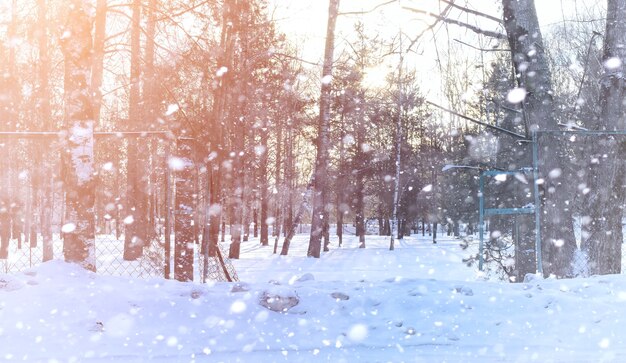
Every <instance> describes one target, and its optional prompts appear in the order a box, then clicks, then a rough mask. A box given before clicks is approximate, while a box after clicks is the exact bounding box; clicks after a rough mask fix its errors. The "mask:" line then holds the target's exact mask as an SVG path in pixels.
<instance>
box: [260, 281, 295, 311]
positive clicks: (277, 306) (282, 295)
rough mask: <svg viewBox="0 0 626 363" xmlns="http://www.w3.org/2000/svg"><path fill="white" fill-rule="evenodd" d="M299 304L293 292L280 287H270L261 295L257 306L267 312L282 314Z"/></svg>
mask: <svg viewBox="0 0 626 363" xmlns="http://www.w3.org/2000/svg"><path fill="white" fill-rule="evenodd" d="M299 303H300V298H299V297H298V295H297V294H296V292H295V291H293V290H290V289H287V288H284V287H282V286H272V288H270V289H267V290H265V291H263V292H262V293H261V297H260V299H259V304H260V305H261V306H263V307H265V308H267V309H269V310H272V311H275V312H280V313H284V312H287V311H288V310H289V309H291V308H292V307H294V306H296V305H298V304H299Z"/></svg>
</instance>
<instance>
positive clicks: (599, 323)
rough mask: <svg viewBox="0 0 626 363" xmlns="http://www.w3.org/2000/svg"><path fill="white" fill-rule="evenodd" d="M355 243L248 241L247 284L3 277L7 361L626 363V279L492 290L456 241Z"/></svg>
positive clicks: (82, 275)
mask: <svg viewBox="0 0 626 363" xmlns="http://www.w3.org/2000/svg"><path fill="white" fill-rule="evenodd" d="M353 238H354V237H351V238H350V239H348V240H347V241H345V242H344V246H343V247H342V248H337V244H336V242H333V244H332V245H331V251H330V252H326V253H324V255H323V256H322V258H321V259H319V260H317V259H308V258H306V257H305V254H306V247H307V237H306V236H303V235H302V236H298V237H297V238H296V239H295V240H294V243H293V245H292V249H291V251H290V256H288V257H281V256H276V255H273V254H272V250H273V246H269V247H261V246H259V245H258V241H251V242H246V243H244V244H243V245H242V258H241V259H240V260H238V261H234V263H235V267H236V268H237V272H238V274H239V277H240V280H241V282H239V283H216V284H210V285H200V284H194V283H178V282H175V281H167V280H163V279H159V278H151V279H129V278H121V277H113V276H102V275H95V274H93V273H90V272H86V271H83V270H81V269H79V268H78V267H76V266H72V265H68V264H66V263H64V262H61V261H52V262H49V263H46V264H43V265H42V266H40V267H37V268H34V269H31V270H28V271H26V272H23V273H15V274H0V361H6V362H50V363H53V362H145V361H155V362H533V361H534V362H624V361H626V345H625V344H624V343H625V341H626V328H624V323H626V318H625V317H626V276H623V275H619V276H602V277H596V278H590V279H573V280H559V281H556V280H541V279H535V280H532V281H530V282H526V283H520V284H509V283H503V282H494V281H485V280H484V278H483V277H482V276H480V275H479V274H477V272H476V270H475V268H469V267H467V266H465V265H464V264H463V263H462V262H461V260H462V258H463V257H465V256H466V255H468V254H469V253H470V252H468V251H465V250H462V249H461V248H460V247H459V241H457V240H452V239H446V238H445V237H443V238H440V239H439V243H438V244H436V245H433V244H432V243H431V242H430V240H428V236H426V237H424V238H422V237H417V236H413V237H408V238H406V239H405V240H403V241H399V242H397V243H396V250H395V251H388V249H387V247H388V240H387V238H386V237H373V236H368V240H367V248H366V249H358V248H356V246H357V241H356V240H354V239H353ZM272 243H273V241H272ZM272 297H274V298H273V299H272ZM296 300H298V304H297V305H295V306H293V307H291V308H290V309H288V310H286V311H284V312H276V311H272V310H270V309H269V308H267V307H265V306H262V305H261V304H260V302H261V301H263V302H264V303H265V305H266V306H269V307H270V308H275V309H276V308H280V307H284V306H289V305H291V304H293V303H294V302H295V301H296ZM622 319H625V321H624V322H623V321H622Z"/></svg>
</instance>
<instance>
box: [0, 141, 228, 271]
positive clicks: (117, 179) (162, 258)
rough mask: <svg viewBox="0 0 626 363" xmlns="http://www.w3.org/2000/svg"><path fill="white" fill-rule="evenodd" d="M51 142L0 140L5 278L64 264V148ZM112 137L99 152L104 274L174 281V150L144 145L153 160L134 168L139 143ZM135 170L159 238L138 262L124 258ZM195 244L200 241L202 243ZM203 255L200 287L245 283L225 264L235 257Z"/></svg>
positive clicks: (99, 256) (99, 240)
mask: <svg viewBox="0 0 626 363" xmlns="http://www.w3.org/2000/svg"><path fill="white" fill-rule="evenodd" d="M45 134H46V135H42V134H37V133H24V134H23V135H19V134H15V133H13V134H11V135H10V137H7V135H2V137H1V138H0V152H2V153H3V155H5V156H6V157H4V158H2V159H0V242H2V244H1V245H0V273H17V272H22V271H25V270H27V269H30V268H33V267H36V266H37V265H39V264H41V263H42V262H43V261H44V256H50V257H52V258H54V259H63V258H64V254H63V235H62V233H61V229H62V226H63V225H64V223H65V208H64V190H63V183H62V181H63V168H62V165H63V162H62V160H61V155H62V149H63V143H62V142H61V140H60V139H59V137H58V136H57V135H54V134H53V135H49V133H45ZM105 134H106V135H105V137H96V143H95V148H94V154H95V156H94V158H95V171H96V200H95V208H94V213H95V221H96V223H95V226H96V240H95V248H96V256H95V257H96V272H97V273H98V274H103V275H111V276H124V277H133V278H150V277H164V278H174V269H175V268H176V266H175V264H174V261H173V260H174V259H173V251H174V249H175V244H176V242H175V233H174V231H173V228H169V227H166V226H174V217H175V213H173V211H172V207H171V206H172V205H173V203H172V201H173V200H174V195H175V192H176V191H175V186H173V183H170V180H171V178H172V175H171V171H170V168H169V164H168V161H169V150H170V148H172V146H173V145H172V143H171V141H170V140H167V139H164V138H161V137H160V136H162V135H153V136H155V137H148V138H145V139H142V140H140V141H139V142H141V143H144V144H145V145H147V146H144V149H143V150H144V151H147V154H146V155H142V156H141V157H140V158H139V159H137V160H132V162H129V160H128V159H129V152H128V150H129V149H128V147H129V143H130V141H129V140H131V137H137V135H133V136H131V137H124V136H123V135H122V133H116V134H112V133H105ZM101 136H102V135H101ZM138 160H139V161H138ZM129 168H131V170H132V168H138V169H137V170H138V172H137V173H139V177H140V178H142V181H141V183H143V184H142V185H144V186H145V187H144V188H145V189H144V190H145V193H146V195H147V197H146V202H145V205H146V206H147V207H146V210H147V211H148V212H147V217H146V222H145V223H146V224H145V226H146V228H150V229H152V230H153V231H154V233H152V237H151V238H150V240H149V241H147V243H145V244H144V246H143V248H142V252H141V253H140V254H139V256H138V257H137V258H135V259H133V260H126V259H125V258H124V256H125V253H124V252H125V248H127V246H128V243H125V236H124V233H125V232H128V230H132V228H129V225H130V224H132V221H131V222H130V223H128V219H129V216H131V215H132V214H133V211H134V203H136V201H135V199H134V198H135V197H136V195H134V194H133V193H129V192H128V190H129V189H128V185H129V183H128V180H127V177H128V175H129V173H128V170H129ZM137 173H135V174H137ZM135 188H136V186H135ZM198 200H201V198H200V197H198ZM196 206H197V208H196V211H195V213H201V211H202V209H203V208H202V205H201V204H200V203H198V204H197V205H196ZM131 219H132V218H131ZM167 219H169V222H168V223H166V220H167ZM198 219H199V217H198ZM48 228H49V229H48ZM44 230H51V231H52V241H51V242H47V246H44V241H43V235H42V231H44ZM131 232H132V231H131ZM196 233H198V232H196ZM166 235H168V236H169V237H170V238H166ZM195 240H196V241H200V240H201V238H200V236H196V238H195ZM199 250H200V248H199V245H197V244H195V251H196V252H195V253H194V264H193V265H194V266H195V269H196V271H195V273H194V274H193V276H194V281H197V282H200V281H202V276H207V278H208V279H209V280H213V281H237V273H236V271H235V269H234V266H233V264H232V263H231V261H230V260H229V259H228V258H227V257H225V256H227V253H225V252H224V251H221V253H219V254H218V256H216V257H211V258H209V259H208V260H207V261H206V263H205V261H204V260H203V257H202V255H201V254H200V253H199ZM46 252H47V253H46ZM170 252H172V253H170ZM170 267H171V268H170ZM205 268H206V269H207V272H206V274H205V273H204V269H205Z"/></svg>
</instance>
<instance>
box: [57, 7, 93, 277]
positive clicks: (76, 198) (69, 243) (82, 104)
mask: <svg viewBox="0 0 626 363" xmlns="http://www.w3.org/2000/svg"><path fill="white" fill-rule="evenodd" d="M68 3H69V4H68V5H69V9H67V18H66V22H65V26H64V29H63V35H62V37H61V50H62V51H63V56H64V60H65V97H64V101H65V127H66V129H67V135H68V138H67V150H68V155H67V157H66V163H65V164H66V165H65V177H64V182H65V190H66V192H67V197H66V203H67V218H66V222H67V224H66V225H65V228H64V230H63V231H64V232H65V233H66V234H65V240H64V246H63V252H64V255H65V260H66V261H70V262H76V263H79V264H80V265H81V266H83V267H85V268H86V269H90V270H93V271H95V269H96V260H95V225H94V222H95V221H94V201H95V188H94V187H95V185H94V166H93V162H94V158H93V144H94V138H93V129H94V118H93V107H92V101H91V93H90V91H91V89H90V84H89V74H90V70H91V55H92V40H91V23H92V19H91V16H90V14H91V9H87V8H86V6H87V4H86V3H85V2H84V1H81V0H72V1H69V2H68Z"/></svg>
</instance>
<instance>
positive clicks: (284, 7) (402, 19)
mask: <svg viewBox="0 0 626 363" xmlns="http://www.w3.org/2000/svg"><path fill="white" fill-rule="evenodd" d="M384 2H385V0H341V2H340V13H341V12H354V11H363V10H365V11H367V10H371V9H373V8H375V7H376V6H377V5H379V4H381V3H384ZM272 3H273V4H274V6H275V12H274V18H275V19H276V20H277V24H278V27H279V28H280V29H281V30H282V31H284V32H285V33H286V34H287V36H288V38H289V39H292V41H294V42H295V43H296V44H297V45H298V46H299V48H300V50H301V56H302V57H303V58H305V59H306V60H308V61H311V62H314V63H320V64H321V62H322V57H323V53H324V52H323V47H324V40H325V36H326V21H327V13H328V1H327V0H319V1H303V0H272ZM457 3H458V4H460V5H463V6H470V7H471V8H473V9H475V10H478V11H481V12H485V13H488V14H489V15H492V16H495V17H501V13H500V6H499V1H497V0H473V1H471V2H469V3H470V4H471V5H466V1H464V0H457ZM594 4H595V5H594ZM401 6H402V7H413V8H419V9H426V10H428V11H432V12H435V13H437V12H438V9H439V7H440V6H442V5H440V4H439V2H438V0H399V1H398V3H395V4H389V5H385V6H383V7H381V8H379V9H378V10H377V11H375V12H373V13H369V14H366V15H362V16H359V15H350V16H340V17H339V19H338V22H337V33H338V36H337V38H338V39H337V42H336V43H337V44H338V45H339V46H341V42H342V39H345V38H346V35H347V34H349V33H350V31H351V29H352V24H353V23H354V22H355V21H357V20H362V21H363V22H364V23H365V24H366V27H367V28H369V29H370V30H371V31H373V32H375V33H377V34H380V35H381V36H383V37H387V38H392V37H394V36H396V35H397V34H398V32H399V31H400V29H401V30H402V32H403V33H405V34H406V35H407V37H408V38H412V37H415V35H416V34H418V33H419V32H421V31H422V30H423V29H424V27H425V26H427V25H428V24H430V23H432V21H433V20H432V18H429V17H427V16H424V15H418V14H413V13H411V12H409V11H407V10H402V9H401ZM535 6H536V8H537V13H538V17H539V21H540V24H541V25H542V27H548V26H549V25H552V24H555V23H557V22H560V21H562V19H563V18H568V17H570V18H571V17H574V16H575V15H576V11H580V12H583V11H585V8H586V7H589V6H598V5H597V2H596V1H591V0H541V1H536V2H535ZM474 19H476V18H475V17H473V16H471V17H469V18H463V17H460V18H459V20H464V21H466V20H469V21H470V22H474V21H475V20H474ZM481 26H484V27H491V29H493V30H496V29H497V27H496V28H494V24H493V22H489V21H487V22H483V23H482V24H481ZM450 29H452V32H458V33H459V34H463V33H467V30H464V29H459V28H458V27H454V26H451V27H450ZM432 41H433V40H432V38H430V39H429V38H425V41H424V42H422V44H421V45H420V47H419V48H418V51H417V52H416V53H418V54H413V55H411V56H409V57H407V61H408V62H407V63H409V67H413V68H415V69H418V71H420V70H421V71H422V73H423V74H425V75H428V74H431V73H432V71H433V70H434V67H435V62H434V59H435V58H436V56H435V51H434V49H433V45H432ZM438 41H439V42H441V41H442V39H438ZM468 51H471V50H469V49H468ZM388 72H389V66H388V67H386V68H384V69H382V70H381V71H380V73H381V74H378V75H371V76H370V78H371V79H375V80H374V82H382V81H383V80H384V75H385V74H386V73H388Z"/></svg>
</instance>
